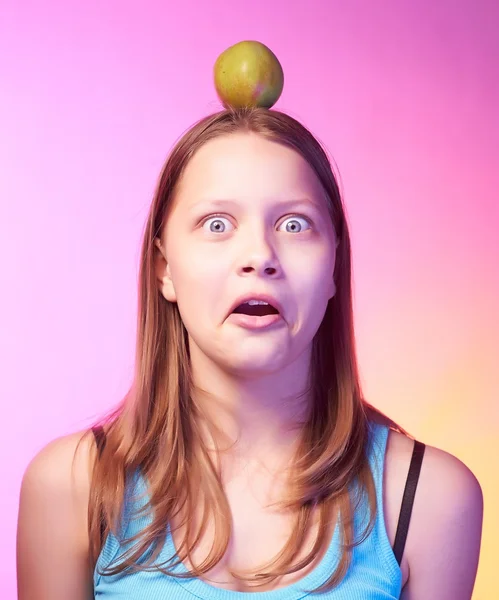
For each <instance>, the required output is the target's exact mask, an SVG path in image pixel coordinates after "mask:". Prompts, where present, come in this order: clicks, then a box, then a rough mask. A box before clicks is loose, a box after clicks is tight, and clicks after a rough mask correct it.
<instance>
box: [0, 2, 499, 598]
mask: <svg viewBox="0 0 499 600" xmlns="http://www.w3.org/2000/svg"><path fill="white" fill-rule="evenodd" d="M498 30H499V10H498V4H497V2H495V1H493V0H490V1H489V2H484V1H481V2H480V1H479V0H478V1H475V2H471V1H467V2H464V1H457V2H456V1H455V0H452V1H451V0H444V1H442V0H440V1H439V2H436V3H435V2H433V1H430V0H425V1H424V2H421V1H418V2H416V0H413V1H412V2H409V1H407V0H405V1H402V2H401V1H397V0H391V1H390V0H387V1H385V2H373V1H372V0H357V1H350V2H348V3H344V2H339V1H332V0H323V1H311V0H307V1H306V2H305V1H303V2H299V1H297V2H288V1H284V0H279V1H274V2H272V3H269V2H268V1H267V2H264V1H261V0H252V2H251V3H246V2H245V3H238V2H228V1H224V0H210V1H209V2H192V1H184V2H182V3H173V2H154V1H146V2H141V3H139V2H135V3H134V2H123V1H121V2H116V1H113V2H97V1H96V0H93V1H90V2H86V3H80V2H74V1H72V2H68V1H64V2H62V1H60V0H45V1H44V2H40V1H37V2H28V1H25V2H22V1H20V0H18V1H17V2H14V1H10V0H8V1H6V0H3V2H2V3H1V6H0V165H1V177H0V260H1V277H2V286H1V290H2V293H1V296H0V318H1V327H0V331H1V339H0V365H1V377H2V395H1V402H2V405H1V406H2V415H3V432H2V436H1V438H0V452H1V456H2V457H3V459H2V464H1V483H2V494H1V501H2V505H1V511H0V531H1V532H2V541H1V546H0V559H1V560H0V597H1V598H2V599H5V600H10V599H13V598H15V597H16V592H15V534H16V519H17V507H18V497H19V486H20V482H21V477H22V474H23V472H24V469H25V468H26V466H27V464H28V462H29V460H30V459H31V458H32V457H33V455H34V454H35V453H36V452H37V451H38V450H39V449H40V448H41V447H42V446H43V445H45V444H46V443H48V442H49V441H50V440H51V439H53V438H55V437H58V436H61V435H64V434H66V433H69V432H72V431H75V430H78V429H81V428H83V427H85V426H87V425H88V424H89V423H90V422H91V420H92V419H93V418H94V417H95V416H96V415H97V414H99V413H101V412H102V411H104V410H106V409H108V408H109V407H111V405H114V404H115V403H116V402H118V401H119V400H120V399H121V397H122V396H123V394H124V393H125V391H126V390H127V388H128V386H129V384H130V382H131V373H132V366H133V351H134V343H135V312H136V278H137V272H138V256H139V243H140V237H141V232H142V227H143V224H144V220H145V216H146V212H147V209H148V206H149V203H150V201H151V198H152V194H153V190H154V186H155V183H156V179H157V177H158V174H159V170H160V167H161V165H162V163H163V161H164V159H165V157H166V155H167V152H168V151H169V149H170V148H171V146H172V145H173V143H174V142H175V140H176V139H177V138H178V137H179V136H180V135H181V133H182V132H183V131H184V130H185V129H186V128H187V127H189V126H190V125H191V124H192V123H193V122H194V121H195V120H197V119H199V118H200V117H202V116H204V115H205V114H207V113H210V112H213V111H215V110H217V109H218V108H219V107H220V106H219V103H218V101H217V98H216V95H215V91H214V87H213V84H212V66H213V63H214V61H215V59H216V57H217V56H218V54H219V53H220V52H221V51H223V50H224V49H225V48H226V47H227V46H229V45H231V44H233V43H236V42H237V41H240V40H243V39H257V40H260V41H262V42H264V43H266V44H267V45H269V46H270V47H271V48H272V49H273V50H274V52H275V53H276V54H277V56H278V57H279V59H280V60H281V62H282V65H283V68H284V73H285V86H284V92H283V95H282V97H281V99H280V101H279V102H278V104H277V106H276V108H279V109H281V110H284V111H285V112H288V113H290V114H291V115H293V116H295V117H297V118H298V119H300V120H301V121H302V122H303V123H304V124H305V125H307V126H308V127H309V128H310V129H311V130H312V131H313V132H314V133H315V134H316V135H317V136H318V137H319V138H320V139H321V140H322V141H323V142H324V143H325V145H326V146H327V148H328V149H329V151H330V153H331V154H332V156H333V157H334V159H335V161H336V163H337V164H338V168H339V171H340V175H341V180H342V188H343V191H344V196H345V201H346V204H347V209H348V214H349V220H350V226H351V234H352V242H353V260H354V290H355V308H356V328H357V336H358V347H359V360H360V366H361V373H362V377H363V382H364V386H365V392H366V395H367V397H368V399H369V400H370V401H372V402H373V403H374V404H375V405H377V406H379V407H380V408H381V409H383V410H385V411H386V412H388V414H390V415H391V416H392V417H393V418H395V419H396V420H398V421H399V422H400V423H401V424H402V425H403V426H405V427H406V428H407V429H409V431H411V432H412V433H413V434H414V435H416V436H417V437H418V438H420V439H421V440H423V441H425V442H427V443H428V444H433V445H436V446H439V447H441V448H444V449H445V450H448V451H449V452H452V453H453V454H455V455H457V456H458V457H459V458H460V459H461V460H463V461H464V462H465V463H466V464H468V465H469V466H470V467H471V469H472V470H473V471H474V472H475V474H476V475H477V477H478V479H479V480H480V482H481V484H482V488H483V491H484V495H485V523H484V535H483V546H482V555H481V561H480V568H479V574H478V578H477V583H476V588H475V595H474V600H489V599H491V598H493V597H497V596H495V594H496V593H497V586H496V569H497V567H496V558H497V555H498V551H497V549H496V543H497V542H496V540H497V539H498V538H499V516H498V513H497V510H494V507H497V505H498V504H499V482H498V476H497V459H498V457H499V441H498V438H499V408H498V390H499V376H498V372H499V319H498V312H497V307H498V305H499V241H498V237H499V200H498V190H499V174H498V173H499V79H498V77H499V41H498V39H499V38H498V35H497V31H498ZM436 493H438V490H436Z"/></svg>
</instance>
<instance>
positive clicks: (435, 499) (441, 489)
mask: <svg viewBox="0 0 499 600" xmlns="http://www.w3.org/2000/svg"><path fill="white" fill-rule="evenodd" d="M413 448H414V442H413V440H411V439H410V438H408V437H406V436H405V435H402V434H399V433H396V432H390V436H389V443H388V447H387V456H386V471H387V480H386V487H387V491H386V494H387V504H389V505H390V504H391V508H390V515H391V518H389V520H390V521H391V524H390V525H391V532H390V533H391V534H392V535H393V537H394V530H395V528H396V523H397V521H398V513H399V511H400V504H401V501H402V495H403V490H404V486H405V480H406V478H407V472H408V468H409V464H410V459H411V456H412V451H413ZM482 518H483V494H482V489H481V487H480V484H479V482H478V480H477V478H476V477H475V475H474V474H473V472H472V471H471V470H470V469H469V467H467V466H466V465H465V464H464V463H463V462H462V461H461V460H459V459H458V458H457V457H455V456H454V455H452V454H450V453H449V452H446V451H444V450H441V449H439V448H435V447H433V446H429V445H427V446H426V449H425V454H424V459H423V464H422V467H421V473H420V477H419V481H418V486H417V490H416V496H415V500H414V507H413V512H412V516H411V521H410V527H409V532H408V536H407V545H406V551H405V560H406V562H407V570H408V580H407V582H406V585H405V586H404V589H403V593H402V596H401V598H403V599H404V600H420V599H422V598H431V597H435V598H439V599H440V600H447V599H449V600H450V599H452V600H469V599H470V598H471V595H472V590H473V586H474V582H475V577H476V571H477V567H478V558H479V553H480V541H481V531H482ZM387 529H389V525H388V523H387Z"/></svg>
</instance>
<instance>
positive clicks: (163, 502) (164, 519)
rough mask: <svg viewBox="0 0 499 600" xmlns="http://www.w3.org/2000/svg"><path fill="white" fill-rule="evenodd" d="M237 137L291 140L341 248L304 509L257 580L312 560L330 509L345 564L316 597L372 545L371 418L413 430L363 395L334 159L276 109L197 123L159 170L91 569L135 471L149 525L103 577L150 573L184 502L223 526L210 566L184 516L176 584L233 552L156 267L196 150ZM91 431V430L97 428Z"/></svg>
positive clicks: (175, 317)
mask: <svg viewBox="0 0 499 600" xmlns="http://www.w3.org/2000/svg"><path fill="white" fill-rule="evenodd" d="M236 132H252V133H256V134H258V135H260V136H263V137H264V138H266V139H268V140H271V141H274V142H278V143H280V144H284V145H285V146H287V147H290V148H292V149H294V150H295V151H296V152H298V153H299V154H300V155H301V156H302V157H303V158H304V159H305V160H306V161H307V162H308V163H309V164H310V165H311V167H312V168H313V169H314V171H315V173H316V175H317V177H318V179H319V181H320V182H321V184H322V186H323V188H324V190H325V192H326V196H327V200H328V209H329V213H330V216H331V220H332V223H333V226H334V230H335V232H336V235H337V238H338V241H339V244H338V248H337V257H336V264H335V272H334V280H335V283H336V289H337V291H336V294H335V296H334V297H333V298H332V299H331V300H330V301H329V304H328V306H327V310H326V313H325V316H324V319H323V321H322V323H321V325H320V327H319V330H318V331H317V333H316V335H315V338H314V341H313V351H312V366H311V377H310V381H311V386H312V390H311V398H312V399H311V406H310V408H309V414H308V417H307V420H306V422H305V423H304V426H303V434H302V437H301V439H300V444H299V447H298V450H297V455H296V461H295V462H294V467H293V469H294V470H293V477H292V485H291V486H290V488H291V489H290V496H289V497H288V498H287V499H286V501H285V502H284V503H283V504H282V507H283V508H285V509H288V510H291V511H293V514H296V523H295V527H294V531H293V533H292V535H291V536H290V538H289V540H288V542H287V543H286V544H285V546H284V548H283V549H282V551H281V552H280V553H279V555H278V556H276V557H275V558H274V559H273V561H272V562H271V564H269V565H266V566H265V569H262V572H261V573H259V574H257V578H258V579H259V581H261V583H262V584H264V583H270V582H272V581H274V580H275V579H276V578H278V577H280V576H282V575H284V574H287V573H293V572H295V571H297V570H299V569H301V568H304V567H306V566H307V565H309V564H310V563H311V562H312V561H314V559H316V557H317V556H318V555H319V553H320V552H321V551H323V549H324V548H325V545H326V544H327V543H328V539H327V537H326V532H327V527H326V524H327V523H329V522H330V521H331V518H332V516H333V514H335V513H334V511H339V512H338V513H336V514H339V515H340V520H339V523H340V539H341V541H342V552H341V557H340V560H339V563H338V565H337V568H336V570H335V571H334V572H333V573H332V574H331V577H330V579H329V580H328V581H327V582H326V583H325V584H324V585H323V586H321V588H317V591H318V590H325V589H332V588H333V587H335V586H336V585H337V584H338V583H339V582H340V581H341V580H342V578H343V577H344V575H345V574H346V572H347V570H348V567H349V565H350V562H351V554H352V549H353V548H354V547H355V545H356V544H359V543H360V542H361V541H362V540H363V539H365V537H366V536H367V535H368V534H369V532H370V531H371V529H372V527H373V524H374V521H375V516H376V511H377V507H376V495H375V489H374V481H373V475H372V473H371V470H370V467H369V464H368V457H367V442H368V425H369V421H371V420H372V421H377V422H381V423H384V424H385V425H387V426H389V427H390V428H392V429H395V430H398V431H401V432H403V433H405V431H404V430H403V429H402V428H401V427H400V426H398V425H397V424H396V423H394V422H393V421H391V420H390V419H389V418H387V417H386V416H385V415H383V414H382V413H381V412H380V411H378V410H376V409H375V408H374V407H372V406H371V405H370V404H368V403H367V402H366V401H365V400H364V399H363V397H362V393H361V389H360V382H359V374H358V370H357V361H356V353H355V343H354V328H353V314H352V291H351V252H350V238H349V232H348V227H347V223H346V218H345V212H344V207H343V202H342V199H341V195H340V191H339V188H338V183H337V181H336V179H335V176H334V174H333V171H332V168H331V164H330V161H329V159H328V156H327V154H326V152H325V150H324V149H323V148H322V146H321V144H320V143H319V142H318V141H317V140H316V139H315V138H314V136H313V135H312V134H311V133H310V132H309V131H308V130H307V129H306V128H305V127H304V126H303V125H301V124H300V123H299V122H298V121H296V120H295V119H293V118H292V117H290V116H288V115H286V114H284V113H282V112H279V111H277V110H268V109H244V110H223V111H221V112H218V113H216V114H213V115H210V116H208V117H206V118H204V119H202V120H200V121H199V122H198V123H196V124H195V125H194V126H193V127H192V128H191V129H190V130H189V131H187V133H185V135H183V137H182V138H181V139H180V140H179V141H178V142H177V144H176V145H175V147H174V148H173V150H172V152H171V153H170V155H169V157H168V159H167V161H166V163H165V165H164V168H163V170H162V173H161V175H160V178H159V183H158V186H157V190H156V193H155V196H154V199H153V202H152V206H151V209H150V212H149V215H148V219H147V223H146V227H145V232H144V238H143V243H142V251H141V262H140V274H139V290H138V291H139V309H138V321H137V341H136V359H135V373H134V380H133V384H132V386H131V389H130V390H129V392H128V393H127V395H126V396H125V398H124V399H123V400H122V402H121V403H120V404H119V406H118V407H117V408H115V409H114V410H113V411H112V412H111V413H110V414H108V415H107V416H106V417H105V418H104V419H103V420H101V424H103V425H104V427H105V431H106V444H105V447H104V449H103V452H102V455H101V456H100V459H99V460H96V461H95V463H94V467H93V473H92V481H91V490H90V499H89V539H90V555H91V564H92V565H95V564H96V560H97V557H98V555H99V552H100V551H101V549H102V544H103V539H104V538H103V537H102V533H103V534H104V536H105V535H106V533H107V532H109V531H111V532H112V533H113V534H114V535H117V532H118V528H119V526H120V523H119V519H120V515H121V511H122V508H123V502H124V497H125V491H126V489H127V484H128V483H129V478H130V476H131V474H132V473H134V472H136V470H137V469H140V472H141V473H142V475H143V476H144V477H145V478H146V479H147V481H148V485H149V487H148V492H149V503H148V505H147V509H148V510H149V511H150V513H149V514H150V515H152V520H151V523H150V525H149V526H148V527H146V528H144V530H143V531H141V532H140V535H138V536H135V538H133V543H134V545H133V547H132V551H129V552H128V553H127V554H126V556H124V557H123V560H121V561H120V564H118V565H117V566H115V567H113V568H108V569H105V570H103V571H102V573H103V574H109V575H113V574H117V573H120V572H123V571H128V570H129V569H141V570H150V569H151V568H152V567H151V566H150V565H151V563H152V562H153V561H154V560H155V559H156V557H157V555H158V554H159V552H160V551H161V548H162V546H163V545H164V542H165V535H166V524H167V523H169V521H170V519H171V518H172V516H173V515H174V514H175V513H176V510H178V507H179V506H186V507H187V511H186V514H187V515H192V514H193V508H194V506H195V503H197V502H198V500H199V497H200V495H202V497H203V498H204V499H205V505H204V506H205V508H206V510H207V511H208V513H211V515H212V517H213V518H214V520H215V528H216V529H215V530H216V532H217V535H216V539H215V543H214V546H213V549H212V551H211V553H210V555H209V556H208V557H207V559H206V560H205V561H204V563H203V564H202V565H194V563H193V561H192V559H191V552H192V550H193V548H194V547H195V546H196V542H197V541H198V538H199V535H194V542H193V543H190V540H191V539H192V535H191V534H192V532H191V531H190V529H191V524H190V521H189V520H187V535H186V538H185V540H184V541H185V542H186V543H185V544H183V545H182V547H181V548H179V549H178V552H177V553H178V557H177V560H182V561H183V560H184V559H185V557H188V558H189V560H190V563H191V565H192V566H193V568H192V570H190V571H189V572H188V573H186V574H179V573H174V572H172V571H169V570H168V569H165V568H162V569H161V570H162V571H163V572H164V573H165V574H167V575H171V576H174V577H193V576H195V577H199V576H202V575H203V574H204V573H206V572H207V571H209V570H210V569H211V568H213V567H214V566H215V565H216V564H217V563H218V562H219V561H220V560H221V559H222V557H223V555H224V554H225V551H226V549H227V546H228V543H229V540H230V535H231V529H230V522H231V521H230V518H229V505H228V502H227V498H226V496H225V493H224V490H223V486H222V484H221V479H220V477H219V473H218V472H217V469H216V468H215V466H214V464H213V461H212V459H211V457H210V456H209V454H208V451H207V449H206V447H205V446H204V445H203V444H202V443H201V435H200V431H199V428H198V425H197V421H196V419H195V418H194V416H195V407H194V404H193V402H192V400H191V390H192V387H191V378H190V365H189V352H188V342H187V335H186V330H185V327H184V325H183V323H182V320H181V317H180V313H179V310H178V308H177V305H176V304H174V303H170V302H168V301H166V300H165V299H164V297H163V296H162V294H161V293H160V290H159V287H158V282H157V278H156V272H155V269H154V263H155V244H154V241H155V239H156V238H157V237H158V236H159V235H160V232H161V231H162V229H163V226H164V224H165V219H166V218H167V215H168V209H169V207H170V206H171V203H172V199H173V196H174V193H175V189H176V186H177V183H178V181H179V178H180V177H181V175H182V173H183V171H184V169H185V167H186V165H187V163H188V162H189V160H190V159H191V158H192V156H193V155H194V153H195V152H196V151H197V150H198V149H199V148H200V147H201V146H202V145H203V144H205V143H206V142H208V141H209V140H212V139H214V138H216V137H218V136H222V135H228V134H231V133H236ZM87 434H89V435H90V434H91V430H90V429H89V431H88V432H87ZM194 442H196V443H194ZM354 481H356V482H358V489H359V490H360V496H359V497H358V498H357V499H356V500H355V499H354V498H353V497H352V495H351V493H350V492H349V486H350V484H351V483H352V482H354ZM194 486H195V487H194ZM194 490H195V492H194ZM366 496H367V498H368V506H369V512H370V515H369V521H368V523H367V525H366V528H365V530H364V531H363V532H362V533H361V535H360V536H359V537H358V538H357V539H354V537H355V536H354V527H353V516H354V513H355V509H356V506H357V503H358V502H359V501H360V499H361V497H366ZM314 507H315V508H316V510H317V514H318V518H319V528H318V532H319V533H318V535H317V539H316V542H315V544H314V546H313V548H312V550H311V552H310V553H309V554H308V555H307V556H306V557H305V558H304V559H303V560H301V561H299V562H296V560H295V559H296V557H297V555H298V551H299V550H300V549H301V548H302V546H303V541H304V538H305V535H306V533H307V531H308V530H309V528H310V526H311V522H312V511H313V509H314ZM204 516H205V521H204V522H206V518H207V516H206V515H204ZM101 529H103V531H101ZM195 533H196V534H200V532H195ZM146 551H149V559H148V560H146V561H145V562H144V561H141V560H140V559H141V557H143V555H144V553H145V552H146ZM151 551H152V552H151ZM172 558H173V557H172ZM155 568H157V567H155ZM234 575H235V576H238V577H239V578H240V579H241V580H243V581H250V580H251V581H254V579H253V578H252V577H251V576H249V575H244V574H234Z"/></svg>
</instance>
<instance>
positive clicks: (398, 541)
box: [393, 440, 426, 565]
mask: <svg viewBox="0 0 499 600" xmlns="http://www.w3.org/2000/svg"><path fill="white" fill-rule="evenodd" d="M425 448H426V446H425V444H423V443H422V442H418V441H417V440H414V449H413V451H412V458H411V464H410V466H409V472H408V474H407V481H406V483H405V489H404V496H403V498H402V505H401V508H400V516H399V522H398V525H397V533H396V534H395V542H394V544H393V552H394V554H395V558H396V559H397V562H398V564H399V565H400V563H401V561H402V555H403V554H404V548H405V542H406V539H407V532H408V531H409V522H410V520H411V514H412V507H413V504H414V497H415V494H416V488H417V485H418V480H419V474H420V472H421V465H422V464H423V456H424V452H425Z"/></svg>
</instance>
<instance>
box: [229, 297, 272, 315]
mask: <svg viewBox="0 0 499 600" xmlns="http://www.w3.org/2000/svg"><path fill="white" fill-rule="evenodd" d="M232 312H233V314H234V313H235V314H240V315H250V316H252V317H266V316H267V315H278V314H279V311H278V310H277V308H275V307H274V306H272V304H269V303H268V302H264V301H263V300H249V301H248V302H243V303H242V304H240V305H239V306H237V307H236V308H235V309H234V310H233V311H232Z"/></svg>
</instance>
